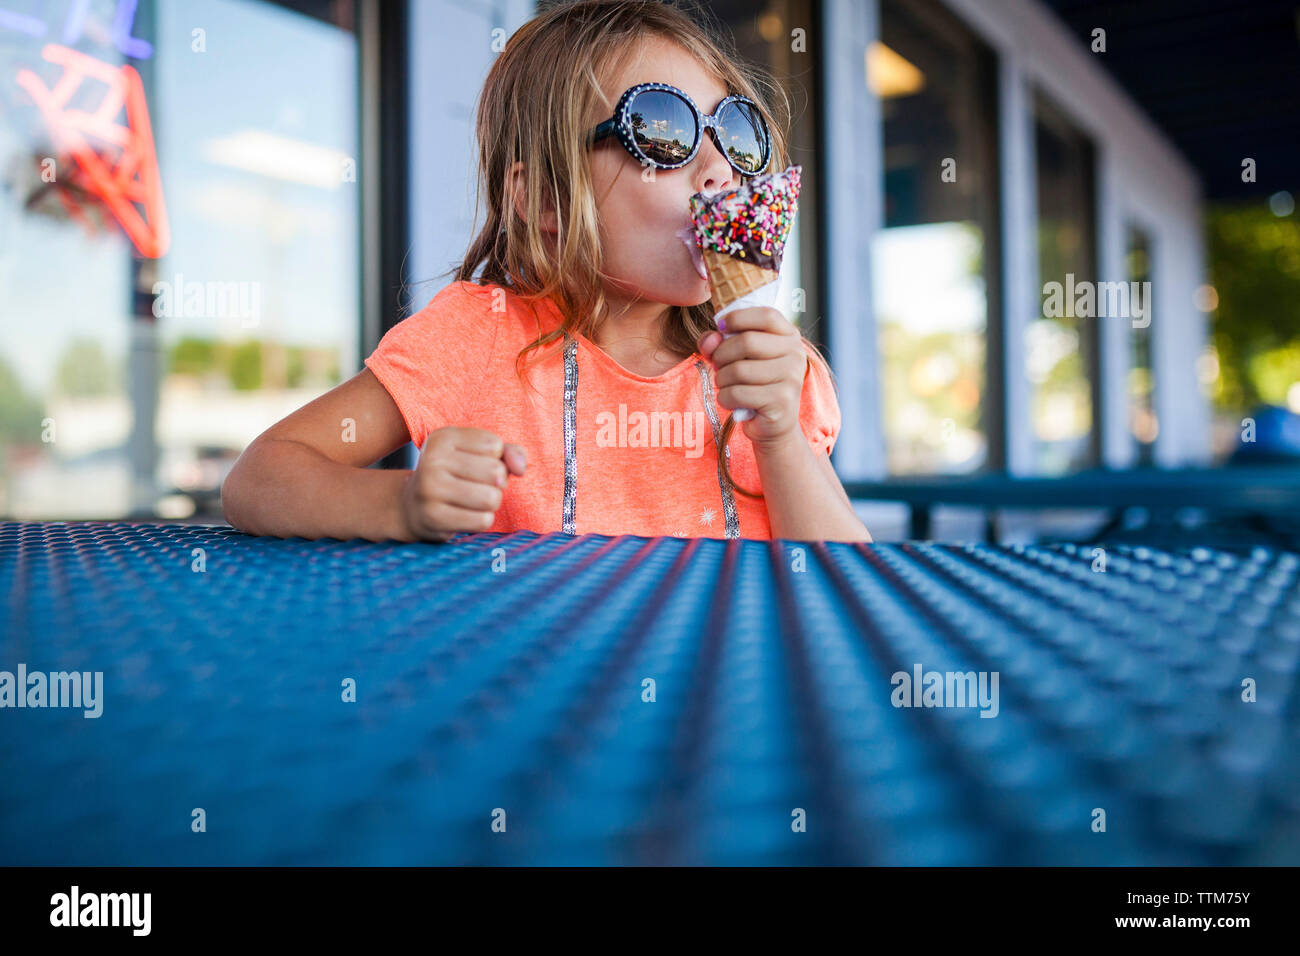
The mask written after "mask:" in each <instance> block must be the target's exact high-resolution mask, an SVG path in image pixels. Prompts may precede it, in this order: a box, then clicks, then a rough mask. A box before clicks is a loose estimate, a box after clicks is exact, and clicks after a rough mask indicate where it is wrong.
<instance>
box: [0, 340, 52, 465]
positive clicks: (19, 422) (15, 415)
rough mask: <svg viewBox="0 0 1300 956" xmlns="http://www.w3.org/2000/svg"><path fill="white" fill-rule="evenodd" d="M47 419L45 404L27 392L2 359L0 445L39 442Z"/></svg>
mask: <svg viewBox="0 0 1300 956" xmlns="http://www.w3.org/2000/svg"><path fill="white" fill-rule="evenodd" d="M44 417H45V408H44V405H43V404H42V403H41V402H40V401H39V400H38V399H36V398H34V397H32V396H31V395H29V394H27V392H25V391H24V390H23V383H22V381H21V380H20V379H19V378H18V375H17V373H15V372H14V370H13V368H12V366H10V364H9V363H8V362H7V361H5V360H4V359H3V358H0V445H9V444H15V445H17V444H24V445H25V444H34V443H36V442H39V441H40V440H41V420H42V419H43V418H44Z"/></svg>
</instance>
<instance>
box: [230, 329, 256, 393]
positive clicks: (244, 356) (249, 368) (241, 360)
mask: <svg viewBox="0 0 1300 956" xmlns="http://www.w3.org/2000/svg"><path fill="white" fill-rule="evenodd" d="M230 384H231V385H233V386H234V387H235V388H236V389H238V390H240V391H255V390H257V389H259V388H261V387H262V343H261V342H259V341H258V340H256V339H251V340H249V341H247V342H241V343H240V344H239V345H236V346H235V347H234V348H233V349H232V350H231V352H230Z"/></svg>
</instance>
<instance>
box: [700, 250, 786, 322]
mask: <svg viewBox="0 0 1300 956" xmlns="http://www.w3.org/2000/svg"><path fill="white" fill-rule="evenodd" d="M703 255H704V268H705V269H706V270H708V273H709V285H711V286H712V287H713V289H712V295H713V308H714V311H715V312H721V311H722V310H723V309H725V308H726V307H727V306H728V305H730V304H731V303H733V302H735V301H736V300H737V299H739V298H740V297H741V296H744V295H748V294H749V293H751V292H753V291H754V290H755V289H758V288H761V287H763V286H765V285H767V284H768V283H769V282H775V281H776V279H777V273H776V272H773V271H772V270H771V269H764V268H762V267H761V266H757V265H754V263H752V262H745V261H744V260H743V259H736V258H734V257H733V256H729V255H727V254H725V253H722V252H718V251H716V250H714V249H705V250H704V251H703Z"/></svg>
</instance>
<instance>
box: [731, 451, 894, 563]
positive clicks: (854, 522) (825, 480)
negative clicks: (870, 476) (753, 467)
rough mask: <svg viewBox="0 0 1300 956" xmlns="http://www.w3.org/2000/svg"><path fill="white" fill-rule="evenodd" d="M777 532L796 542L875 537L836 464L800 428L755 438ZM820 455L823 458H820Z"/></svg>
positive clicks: (755, 455) (767, 498) (761, 474)
mask: <svg viewBox="0 0 1300 956" xmlns="http://www.w3.org/2000/svg"><path fill="white" fill-rule="evenodd" d="M754 457H755V459H756V460H757V462H758V476H759V479H760V480H761V481H762V483H763V497H764V500H765V501H766V503H767V516H768V518H769V519H770V521H771V523H772V537H774V538H786V539H788V540H794V541H870V540H871V534H870V532H868V531H867V526H866V525H864V524H863V523H862V520H861V519H860V518H859V517H858V516H857V514H855V513H854V511H853V506H852V505H851V504H850V503H849V496H848V495H847V494H846V493H845V491H844V486H843V485H842V484H840V479H839V476H838V475H836V474H835V469H833V468H832V467H831V460H830V456H829V455H818V454H817V453H816V452H814V451H813V450H812V446H810V445H809V444H808V439H807V438H805V437H804V434H803V432H802V431H801V430H799V429H797V428H796V429H795V430H794V431H793V432H790V433H788V434H787V435H786V436H785V437H783V438H781V439H778V440H776V441H774V442H771V443H759V442H755V443H754ZM819 459H820V461H819Z"/></svg>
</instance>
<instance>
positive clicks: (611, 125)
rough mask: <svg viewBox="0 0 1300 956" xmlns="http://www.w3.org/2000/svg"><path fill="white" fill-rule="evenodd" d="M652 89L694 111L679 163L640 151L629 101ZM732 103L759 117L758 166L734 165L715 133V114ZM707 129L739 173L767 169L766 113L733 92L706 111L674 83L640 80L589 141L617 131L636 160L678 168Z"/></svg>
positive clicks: (768, 138) (752, 173)
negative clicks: (690, 138)
mask: <svg viewBox="0 0 1300 956" xmlns="http://www.w3.org/2000/svg"><path fill="white" fill-rule="evenodd" d="M654 90H659V91H661V92H664V93H671V94H674V95H676V96H678V97H680V98H681V99H682V100H683V101H684V102H685V103H686V105H687V106H689V107H690V108H691V111H692V112H694V114H695V126H696V138H695V145H694V146H692V147H691V151H690V153H688V154H687V156H686V158H685V159H683V160H682V161H681V162H679V163H661V162H658V161H656V160H653V159H651V158H650V157H649V156H646V155H645V154H644V153H643V152H642V151H641V147H640V146H639V145H638V144H637V142H636V138H635V137H634V135H633V130H632V103H633V101H634V100H635V99H636V98H637V96H638V95H640V94H641V93H648V92H651V91H654ZM732 103H745V104H747V105H748V106H750V107H752V108H753V110H754V114H755V115H756V116H757V117H758V120H759V123H760V124H761V126H762V143H761V146H762V148H763V156H762V160H763V161H762V163H761V164H759V167H758V169H755V170H748V169H741V168H740V167H739V166H737V165H736V164H735V163H734V162H732V159H731V157H730V156H728V155H727V151H726V149H724V148H723V146H722V141H721V139H720V138H719V137H718V133H717V130H718V129H719V126H718V121H717V116H718V114H719V113H721V112H722V111H723V110H724V109H725V108H726V107H727V106H729V105H731V104H732ZM710 129H712V130H713V131H714V132H713V141H714V143H715V144H716V145H717V146H718V151H719V152H721V153H722V155H723V157H724V158H725V159H726V160H727V163H728V164H729V165H730V166H731V168H732V169H734V170H735V171H736V172H738V173H740V175H742V176H758V175H759V174H761V173H763V172H764V171H765V170H766V169H767V167H768V164H769V163H771V162H772V133H771V130H770V129H769V128H768V125H767V117H766V116H764V115H763V109H762V107H760V106H759V105H758V104H757V103H755V102H754V101H753V100H751V99H750V98H749V97H747V96H740V95H732V96H728V97H726V98H724V99H723V100H722V102H721V103H719V104H718V107H717V109H715V110H714V111H713V113H711V114H709V113H705V112H704V111H703V110H701V109H700V108H699V107H698V106H696V105H695V101H694V100H693V99H691V97H690V94H688V93H686V92H684V91H683V90H679V89H678V88H677V87H675V86H669V85H668V84H667V83H641V84H638V85H637V86H634V87H632V88H631V89H629V90H627V91H626V92H624V93H623V95H622V96H620V97H619V99H618V105H617V106H615V107H614V115H613V116H612V117H611V118H609V119H607V120H605V122H603V123H601V124H600V125H599V126H597V127H596V128H595V129H594V130H592V131H591V134H590V136H589V139H588V145H589V146H594V145H595V144H596V143H598V142H600V141H601V140H603V139H605V138H606V137H608V136H611V135H616V136H617V137H618V141H619V142H620V143H622V145H623V148H624V149H625V150H627V151H628V153H629V154H630V155H631V156H632V158H633V159H635V160H636V161H637V162H639V163H642V164H643V165H648V166H653V167H654V168H655V169H681V168H682V167H683V166H686V165H688V164H689V163H690V162H691V161H692V160H694V159H695V157H696V156H697V155H698V154H699V152H700V147H701V146H703V145H704V137H705V134H706V133H707V131H708V130H710Z"/></svg>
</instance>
